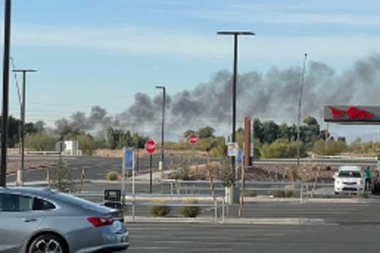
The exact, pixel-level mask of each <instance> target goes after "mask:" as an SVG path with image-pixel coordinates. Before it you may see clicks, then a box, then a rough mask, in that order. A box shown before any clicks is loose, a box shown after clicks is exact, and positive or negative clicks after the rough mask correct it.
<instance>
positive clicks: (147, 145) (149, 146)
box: [145, 140, 156, 154]
mask: <svg viewBox="0 0 380 253" xmlns="http://www.w3.org/2000/svg"><path fill="white" fill-rule="evenodd" d="M145 150H146V152H148V154H153V153H154V151H156V143H155V142H154V141H153V140H149V141H147V142H146V143H145Z"/></svg>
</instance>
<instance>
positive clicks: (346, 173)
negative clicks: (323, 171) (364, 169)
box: [339, 171, 362, 178]
mask: <svg viewBox="0 0 380 253" xmlns="http://www.w3.org/2000/svg"><path fill="white" fill-rule="evenodd" d="M339 177H352V178H359V177H362V175H361V173H360V172H359V171H341V172H339Z"/></svg>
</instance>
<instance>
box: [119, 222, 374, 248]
mask: <svg viewBox="0 0 380 253" xmlns="http://www.w3.org/2000/svg"><path fill="white" fill-rule="evenodd" d="M127 227H128V229H129V232H130V243H131V246H130V248H129V250H128V252H129V253H150V252H155V253H178V252H181V253H190V252H200V253H201V252H202V253H203V252H233V253H245V252H247V253H248V252H261V253H304V252H307V253H321V252H334V253H335V252H345V253H358V252H366V253H375V252H378V248H379V246H378V242H377V239H376V235H377V234H378V230H379V226H377V225H338V226H284V225H281V226H278V225H210V224H162V223H161V224H146V223H145V224H137V223H136V224H127Z"/></svg>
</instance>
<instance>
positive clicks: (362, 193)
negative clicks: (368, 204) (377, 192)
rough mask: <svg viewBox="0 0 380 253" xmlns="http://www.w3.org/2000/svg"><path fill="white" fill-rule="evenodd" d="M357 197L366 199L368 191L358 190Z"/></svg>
mask: <svg viewBox="0 0 380 253" xmlns="http://www.w3.org/2000/svg"><path fill="white" fill-rule="evenodd" d="M358 198H361V199H368V198H369V194H368V192H360V193H359V194H358Z"/></svg>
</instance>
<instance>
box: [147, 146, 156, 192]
mask: <svg viewBox="0 0 380 253" xmlns="http://www.w3.org/2000/svg"><path fill="white" fill-rule="evenodd" d="M145 150H146V152H147V153H148V154H149V167H150V170H149V190H150V191H149V192H150V194H152V193H153V154H154V152H155V151H156V143H155V142H154V141H153V140H149V141H147V142H146V143H145Z"/></svg>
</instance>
